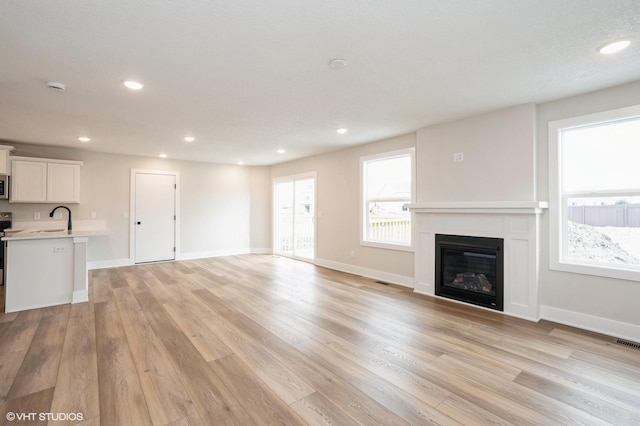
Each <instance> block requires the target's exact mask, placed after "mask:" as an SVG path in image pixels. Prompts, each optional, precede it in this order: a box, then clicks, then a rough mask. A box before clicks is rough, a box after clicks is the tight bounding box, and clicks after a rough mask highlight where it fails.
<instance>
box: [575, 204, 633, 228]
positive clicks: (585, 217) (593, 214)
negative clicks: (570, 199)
mask: <svg viewBox="0 0 640 426" xmlns="http://www.w3.org/2000/svg"><path fill="white" fill-rule="evenodd" d="M568 213H569V220H570V221H572V222H575V223H582V224H584V225H591V226H617V227H623V228H640V204H615V205H613V206H569V212H568Z"/></svg>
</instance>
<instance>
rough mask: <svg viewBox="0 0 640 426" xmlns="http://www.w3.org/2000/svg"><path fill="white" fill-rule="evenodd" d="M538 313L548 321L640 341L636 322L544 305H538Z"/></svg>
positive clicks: (639, 331) (639, 327) (638, 327)
mask: <svg viewBox="0 0 640 426" xmlns="http://www.w3.org/2000/svg"><path fill="white" fill-rule="evenodd" d="M540 313H541V317H542V318H543V319H546V320H549V321H553V322H557V323H560V324H564V325H570V326H572V327H577V328H582V329H584V330H589V331H595V332H596V333H602V334H606V335H609V336H614V337H620V338H622V339H627V340H631V341H635V342H639V341H640V326H639V325H636V324H631V323H627V322H622V321H616V320H611V319H607V318H602V317H596V316H593V315H588V314H583V313H581V312H575V311H568V310H566V309H560V308H556V307H553V306H546V305H541V306H540Z"/></svg>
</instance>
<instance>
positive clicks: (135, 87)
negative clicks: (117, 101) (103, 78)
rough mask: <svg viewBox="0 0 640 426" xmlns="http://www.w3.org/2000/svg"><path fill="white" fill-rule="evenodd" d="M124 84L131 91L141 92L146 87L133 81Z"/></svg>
mask: <svg viewBox="0 0 640 426" xmlns="http://www.w3.org/2000/svg"><path fill="white" fill-rule="evenodd" d="M123 84H124V85H125V86H126V87H127V88H129V89H131V90H140V89H142V88H143V87H144V84H142V83H139V82H137V81H133V80H127V81H124V82H123Z"/></svg>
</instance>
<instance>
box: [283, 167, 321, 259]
mask: <svg viewBox="0 0 640 426" xmlns="http://www.w3.org/2000/svg"><path fill="white" fill-rule="evenodd" d="M315 188H316V179H315V174H306V175H300V176H294V177H286V178H281V179H277V180H276V181H275V182H274V213H273V217H274V230H273V236H274V252H275V253H276V254H279V255H282V256H288V257H293V258H296V259H301V260H313V259H314V258H315V247H316V237H315V233H316V232H315V231H316V230H315V227H316V225H315V198H316V194H315V192H316V191H315Z"/></svg>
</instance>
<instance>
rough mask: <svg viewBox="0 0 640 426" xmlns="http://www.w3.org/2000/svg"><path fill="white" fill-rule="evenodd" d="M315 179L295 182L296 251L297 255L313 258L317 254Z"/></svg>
mask: <svg viewBox="0 0 640 426" xmlns="http://www.w3.org/2000/svg"><path fill="white" fill-rule="evenodd" d="M314 191H315V180H314V179H304V180H298V181H296V182H295V223H294V235H295V253H294V255H295V256H296V257H303V258H305V259H313V258H314V256H315V253H314V249H315V235H314V234H315V229H314V223H313V215H314V212H315V207H314V200H315V194H314Z"/></svg>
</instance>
